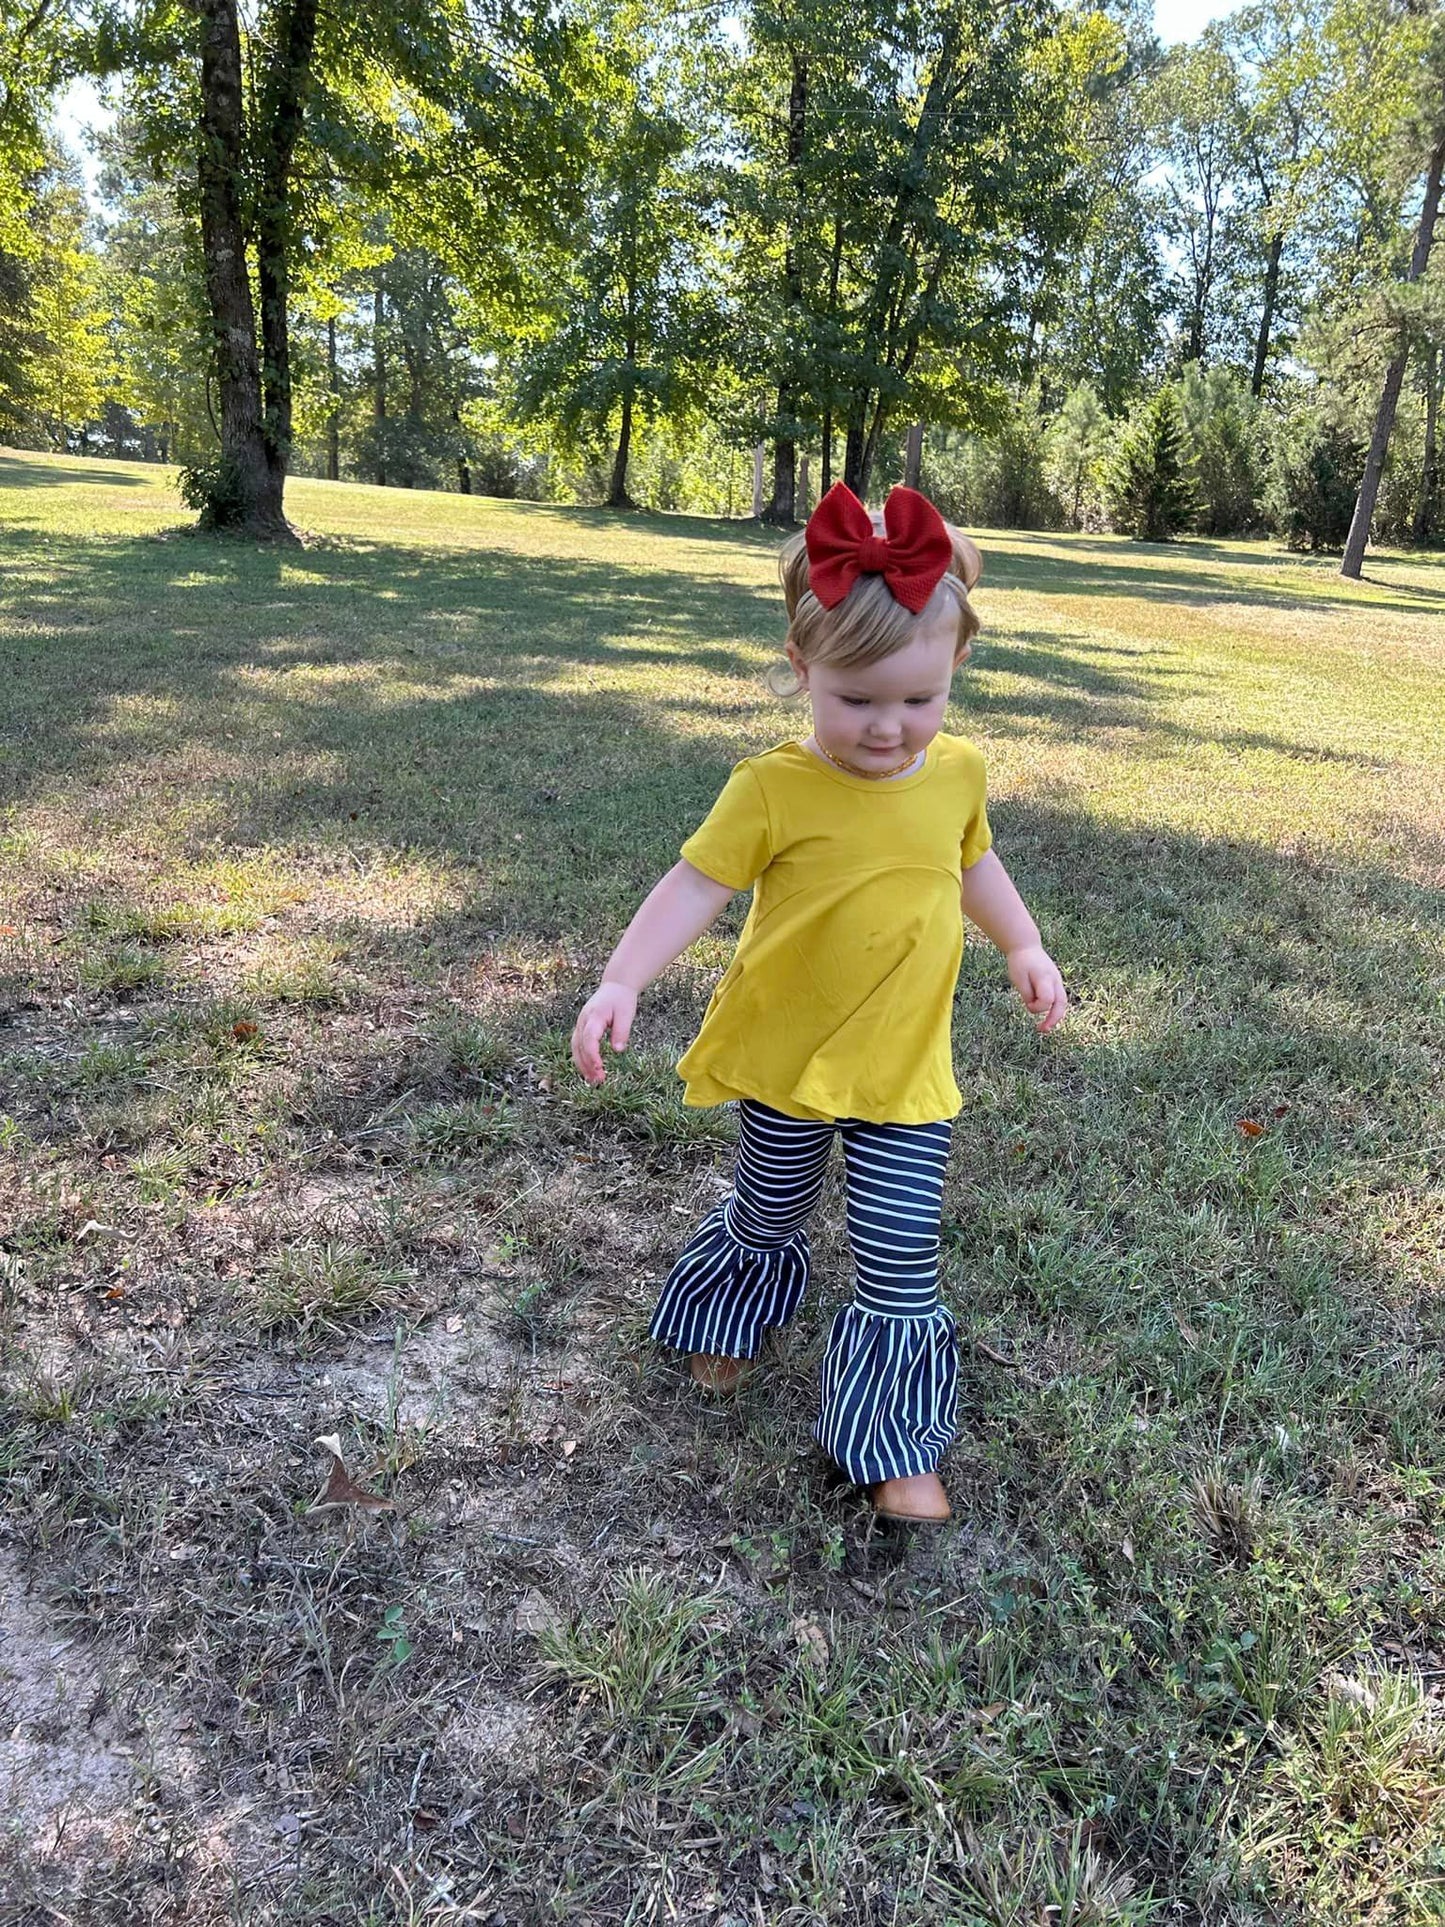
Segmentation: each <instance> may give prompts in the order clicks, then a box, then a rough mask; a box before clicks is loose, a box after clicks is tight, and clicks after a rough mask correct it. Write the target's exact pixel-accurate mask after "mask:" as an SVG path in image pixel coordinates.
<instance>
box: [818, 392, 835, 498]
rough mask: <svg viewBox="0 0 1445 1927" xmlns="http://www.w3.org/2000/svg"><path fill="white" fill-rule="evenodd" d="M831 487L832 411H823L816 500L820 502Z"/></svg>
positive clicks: (827, 409) (826, 409)
mask: <svg viewBox="0 0 1445 1927" xmlns="http://www.w3.org/2000/svg"><path fill="white" fill-rule="evenodd" d="M832 486H833V411H832V409H831V408H825V409H824V410H823V479H822V481H821V482H820V483H819V484H818V500H819V501H820V502H821V501H822V499H823V497H824V496H825V495H826V494H827V493H828V490H829V489H830V488H831V487H832Z"/></svg>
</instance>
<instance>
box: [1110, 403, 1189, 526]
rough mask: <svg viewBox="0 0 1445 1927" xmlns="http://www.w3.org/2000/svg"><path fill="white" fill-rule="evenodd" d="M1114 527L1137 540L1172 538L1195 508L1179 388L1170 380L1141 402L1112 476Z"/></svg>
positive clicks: (1122, 443)
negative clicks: (1145, 400)
mask: <svg viewBox="0 0 1445 1927" xmlns="http://www.w3.org/2000/svg"><path fill="white" fill-rule="evenodd" d="M1109 509H1110V516H1111V519H1112V521H1113V524H1114V527H1115V528H1116V529H1118V530H1119V531H1120V532H1121V533H1122V534H1124V535H1132V536H1133V537H1134V539H1135V540H1136V541H1138V542H1168V541H1170V540H1171V539H1172V538H1173V537H1174V536H1176V535H1178V534H1179V532H1180V531H1181V530H1182V529H1185V528H1187V527H1188V526H1189V523H1190V521H1191V520H1192V518H1193V516H1194V512H1195V497H1194V489H1193V485H1192V483H1191V481H1190V477H1189V463H1188V455H1187V452H1186V449H1185V443H1184V418H1183V414H1182V412H1181V410H1180V406H1179V391H1178V389H1177V387H1176V386H1175V385H1174V384H1173V383H1172V382H1171V383H1166V385H1165V386H1164V387H1162V388H1160V389H1159V390H1158V391H1157V393H1156V394H1154V395H1153V396H1152V397H1151V398H1150V400H1148V401H1147V402H1144V403H1143V404H1142V405H1141V406H1140V407H1138V408H1137V409H1136V410H1135V411H1134V413H1133V415H1132V416H1131V417H1130V420H1129V424H1128V426H1127V428H1126V429H1125V431H1124V433H1123V435H1122V436H1121V438H1120V440H1119V444H1118V453H1117V456H1116V459H1115V462H1114V466H1113V470H1112V473H1111V474H1110V477H1109Z"/></svg>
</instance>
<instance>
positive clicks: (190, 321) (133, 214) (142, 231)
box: [98, 98, 213, 462]
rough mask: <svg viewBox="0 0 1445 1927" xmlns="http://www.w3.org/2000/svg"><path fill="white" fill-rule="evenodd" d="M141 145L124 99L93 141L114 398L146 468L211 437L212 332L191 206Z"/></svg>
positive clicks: (190, 453) (188, 455)
mask: <svg viewBox="0 0 1445 1927" xmlns="http://www.w3.org/2000/svg"><path fill="white" fill-rule="evenodd" d="M142 142H143V130H142V127H141V124H140V121H139V118H138V116H137V115H136V113H135V110H134V107H133V106H132V104H131V103H130V102H129V101H128V100H126V99H124V98H123V99H122V101H121V103H120V106H119V110H118V112H117V114H116V118H115V122H114V124H113V125H112V126H111V127H110V128H109V129H107V130H106V131H105V132H103V133H102V134H101V135H100V136H99V140H98V151H99V155H100V160H101V170H100V176H99V191H100V197H101V201H102V205H103V214H102V220H101V227H102V235H103V239H104V254H103V257H102V258H103V267H104V277H105V285H106V289H107V293H108V299H109V304H110V308H111V314H112V343H113V348H114V355H115V395H116V398H117V399H118V400H119V401H120V402H121V403H122V404H123V406H124V407H125V409H126V410H127V411H128V413H129V414H130V416H131V417H132V418H133V420H134V422H135V423H136V425H137V432H138V435H139V438H140V442H141V447H142V451H143V453H144V454H145V455H146V456H147V457H148V458H151V459H155V460H159V461H162V462H167V461H180V462H194V461H197V460H199V459H201V457H202V456H203V454H204V451H205V449H206V447H207V446H208V444H209V443H210V441H211V439H212V436H213V430H212V427H211V420H210V415H209V412H208V409H207V405H206V377H207V373H208V370H209V365H210V325H209V317H208V314H207V309H206V298H205V281H204V266H203V262H202V259H201V236H200V227H199V223H198V222H197V220H196V217H195V212H194V208H195V196H194V192H192V193H190V194H189V195H188V194H186V193H185V192H184V191H181V192H178V191H177V186H176V185H175V184H173V182H172V180H169V179H166V178H164V177H163V176H159V175H158V170H157V169H156V167H155V166H154V165H153V164H152V163H151V162H149V161H148V160H147V159H146V157H145V155H144V152H143V146H142ZM192 184H193V177H192Z"/></svg>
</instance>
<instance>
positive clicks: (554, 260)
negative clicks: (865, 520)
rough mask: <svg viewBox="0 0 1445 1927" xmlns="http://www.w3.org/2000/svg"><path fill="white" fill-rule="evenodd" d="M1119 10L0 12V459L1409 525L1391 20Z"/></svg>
mask: <svg viewBox="0 0 1445 1927" xmlns="http://www.w3.org/2000/svg"><path fill="white" fill-rule="evenodd" d="M1150 21H1151V11H1150V9H1149V8H1148V6H1147V5H1139V4H1136V3H1135V0H1129V3H1128V4H1117V3H1116V0H1109V3H1108V4H1104V5H1100V6H1098V7H1094V8H1087V7H1082V6H1062V5H1058V4H1054V0H1005V3H1004V4H986V3H985V0H946V3H945V0H912V3H911V4H909V5H907V6H905V7H902V8H900V7H898V6H897V5H896V4H893V5H889V6H887V7H884V6H874V5H873V4H872V3H871V0H865V4H861V5H860V4H857V0H855V4H852V5H850V6H849V7H847V8H846V9H845V8H844V7H842V6H841V5H839V4H838V3H837V0H758V3H757V4H750V5H749V4H743V5H737V6H722V5H712V4H702V5H696V6H685V7H682V8H678V7H672V6H662V5H659V4H656V3H655V0H582V3H581V4H576V3H574V0H521V4H515V5H514V4H506V5H504V4H501V3H500V0H486V3H485V4H480V5H478V4H474V3H468V0H441V3H440V4H439V3H438V0H389V4H380V3H379V0H354V4H353V5H352V6H351V7H349V8H347V9H339V10H336V11H335V12H330V11H328V10H326V9H324V8H321V7H320V6H319V5H318V4H317V0H259V4H258V5H257V6H255V7H253V8H248V9H238V7H237V4H236V0H105V4H102V5H100V6H89V7H86V8H83V9H82V8H80V7H78V6H72V5H70V4H68V3H67V0H0V80H3V99H0V436H3V437H4V438H5V439H7V440H9V441H11V442H14V443H18V444H20V445H23V446H33V447H48V448H51V449H56V450H68V451H71V452H81V453H84V452H93V453H100V454H108V455H123V456H129V457H139V458H142V459H146V460H155V461H165V462H176V463H179V464H181V465H182V467H183V470H184V476H183V481H184V486H185V489H186V492H187V495H188V499H189V500H190V501H191V502H192V503H193V504H194V505H195V506H196V507H197V508H198V509H200V510H201V512H202V515H203V517H204V518H205V519H207V520H209V521H211V522H213V523H216V524H225V523H227V522H237V523H240V524H242V525H243V526H254V527H258V528H261V529H263V530H264V528H265V527H266V526H267V525H268V522H269V525H270V526H272V527H283V526H284V509H283V506H282V503H283V495H282V491H283V490H284V483H285V478H286V475H287V474H288V473H296V472H301V473H306V474H312V475H329V476H332V477H335V478H340V479H356V480H364V481H369V482H376V483H382V484H385V485H388V486H398V487H428V488H449V489H460V490H463V491H468V490H470V491H477V492H485V493H489V494H499V495H516V496H526V497H533V498H536V499H541V500H550V501H568V502H594V503H595V502H607V503H611V504H614V505H617V506H626V505H628V504H631V503H639V504H642V505H645V506H649V507H654V508H660V509H688V510H697V511H704V512H709V513H724V514H732V515H747V514H751V513H753V512H754V510H755V507H757V506H761V508H762V511H763V513H764V514H765V515H767V516H768V517H769V518H770V519H772V520H775V521H779V522H784V523H787V522H791V521H793V520H796V519H798V518H800V517H801V516H802V515H803V514H804V513H805V511H806V508H807V506H808V505H809V504H810V503H811V502H812V501H814V500H816V499H817V495H818V493H819V492H820V491H821V490H822V489H824V488H826V487H827V486H828V484H829V483H830V482H831V481H833V480H836V479H839V478H844V479H846V480H847V481H848V482H849V483H850V484H851V485H852V486H853V487H854V488H855V489H857V490H858V491H859V492H860V493H864V494H869V495H873V496H876V495H877V494H878V493H879V492H880V490H882V489H883V488H885V487H886V486H887V485H888V484H890V483H892V482H893V481H896V480H900V479H908V480H916V481H918V482H919V483H920V484H921V485H922V486H923V487H924V488H926V489H928V490H929V491H930V492H931V493H932V494H933V495H934V496H935V497H936V498H937V499H938V500H939V502H940V503H941V504H942V505H943V506H944V508H945V509H946V510H947V511H948V512H950V513H952V514H953V515H954V516H956V517H957V518H958V519H959V520H961V521H964V522H968V523H971V524H975V525H984V526H990V525H993V526H998V525H1004V526H1021V527H1069V528H1084V529H1092V528H1116V529H1121V530H1124V531H1126V532H1128V533H1132V534H1136V535H1141V536H1145V537H1151V538H1155V539H1163V538H1166V537H1168V536H1169V535H1171V534H1175V533H1178V532H1180V531H1181V530H1185V529H1194V530H1198V531H1202V532H1206V533H1212V534H1221V535H1228V534H1236V533H1245V532H1249V531H1254V530H1259V529H1265V528H1269V529H1273V530H1275V531H1277V532H1279V533H1280V534H1282V535H1283V536H1284V537H1285V538H1286V539H1287V540H1289V541H1290V542H1291V543H1293V544H1295V545H1297V546H1317V547H1324V548H1331V547H1333V548H1336V549H1338V548H1340V547H1341V546H1342V545H1343V544H1344V542H1345V539H1346V536H1347V534H1348V533H1349V532H1350V528H1351V520H1352V517H1353V518H1354V519H1355V521H1356V524H1357V533H1358V535H1359V541H1360V544H1361V546H1362V545H1363V540H1364V535H1365V533H1369V534H1371V535H1372V536H1373V538H1374V539H1375V540H1384V541H1389V542H1398V543H1415V544H1436V543H1439V542H1440V541H1441V540H1442V536H1445V489H1442V477H1441V463H1440V457H1439V416H1440V405H1441V396H1442V389H1445V267H1442V261H1441V255H1442V253H1445V250H1434V251H1433V252H1432V247H1431V243H1432V241H1433V237H1434V228H1435V225H1436V212H1437V209H1438V200H1439V192H1440V167H1441V160H1442V155H1445V21H1442V10H1441V8H1440V6H1438V5H1422V4H1420V0H1278V4H1261V5H1248V6H1245V7H1243V8H1241V9H1240V10H1238V11H1237V12H1235V13H1233V14H1232V15H1230V16H1229V17H1228V18H1227V19H1225V20H1223V21H1221V22H1218V23H1216V24H1215V25H1213V26H1211V27H1209V28H1208V29H1207V30H1206V31H1205V32H1204V33H1203V34H1202V35H1201V36H1200V37H1199V38H1198V39H1197V40H1196V41H1195V42H1194V43H1192V44H1188V45H1181V46H1176V47H1172V48H1168V49H1165V48H1163V47H1162V46H1161V45H1160V44H1159V42H1158V40H1157V38H1156V37H1155V35H1154V33H1153V31H1152V27H1151V24H1150ZM78 74H90V75H92V76H95V77H96V78H97V79H98V81H99V82H100V84H101V85H102V87H103V89H104V91H105V95H106V98H107V100H108V103H109V105H110V107H111V108H112V110H113V112H112V117H111V124H110V126H109V127H108V129H107V131H105V132H104V133H102V134H100V135H98V136H97V137H96V146H97V155H98V160H99V163H100V173H99V196H98V205H95V204H93V203H92V201H91V200H90V199H89V198H88V197H87V195H86V193H85V191H84V187H83V184H82V178H81V174H80V170H79V166H78V163H77V158H76V156H75V155H74V154H73V153H69V152H67V150H66V149H65V147H64V146H63V144H62V143H61V141H60V140H59V138H58V136H57V135H56V133H55V131H54V122H53V112H54V104H55V102H56V100H57V99H58V98H59V95H60V93H61V91H62V90H63V88H64V87H65V85H66V84H67V82H68V81H69V80H70V79H72V78H73V77H74V76H76V75H78ZM1392 390H1393V392H1392ZM759 451H760V453H759ZM755 464H756V465H758V466H760V469H761V488H760V491H759V492H758V493H757V494H755V475H756V472H757V470H756V468H755ZM1372 476H1373V480H1372V479H1371V478H1372ZM1362 481H1363V482H1365V483H1366V491H1365V492H1366V495H1367V496H1368V497H1369V499H1368V500H1367V501H1365V502H1364V503H1363V504H1362V502H1361V486H1362ZM1362 515H1363V523H1364V527H1363V529H1361V528H1360V527H1359V524H1360V520H1361V516H1362Z"/></svg>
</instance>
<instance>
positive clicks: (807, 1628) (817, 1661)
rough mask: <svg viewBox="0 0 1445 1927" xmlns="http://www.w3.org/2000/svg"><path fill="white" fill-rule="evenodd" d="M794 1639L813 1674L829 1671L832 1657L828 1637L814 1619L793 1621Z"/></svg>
mask: <svg viewBox="0 0 1445 1927" xmlns="http://www.w3.org/2000/svg"><path fill="white" fill-rule="evenodd" d="M793 1637H794V1638H795V1639H796V1640H797V1642H798V1652H799V1654H800V1655H801V1657H802V1661H803V1664H804V1665H805V1666H807V1667H808V1668H809V1669H810V1670H811V1671H812V1672H815V1673H823V1672H826V1671H827V1669H828V1661H829V1659H830V1658H831V1657H832V1655H831V1653H830V1652H829V1649H828V1640H827V1635H826V1634H825V1633H824V1631H823V1629H822V1627H821V1626H820V1625H819V1624H818V1623H817V1621H816V1620H813V1619H795V1620H794V1621H793Z"/></svg>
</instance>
